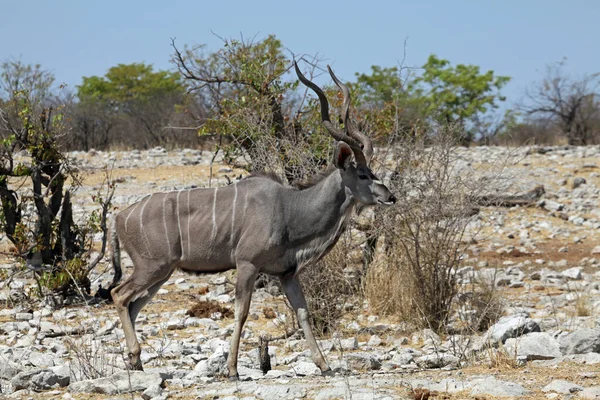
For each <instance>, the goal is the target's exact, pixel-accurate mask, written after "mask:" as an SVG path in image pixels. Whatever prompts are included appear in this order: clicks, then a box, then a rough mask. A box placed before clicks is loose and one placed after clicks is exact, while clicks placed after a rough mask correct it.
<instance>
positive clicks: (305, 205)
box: [296, 169, 355, 229]
mask: <svg viewBox="0 0 600 400" xmlns="http://www.w3.org/2000/svg"><path fill="white" fill-rule="evenodd" d="M297 193H298V198H297V204H296V207H297V212H298V213H299V215H302V216H304V218H305V219H306V223H309V224H313V226H315V227H322V228H323V229H328V228H329V227H328V226H325V225H329V224H336V223H337V221H338V220H339V219H340V218H343V217H345V216H346V215H347V213H348V212H349V211H351V210H352V208H353V206H354V204H355V200H354V197H353V196H352V193H351V192H350V190H349V189H347V188H346V186H345V185H344V183H343V179H342V175H341V173H340V171H339V170H337V169H336V170H335V171H333V172H332V173H331V174H330V175H329V176H327V177H326V178H325V179H323V180H322V181H320V182H319V183H317V184H316V185H314V186H312V187H310V188H308V189H305V190H301V191H299V192H297Z"/></svg>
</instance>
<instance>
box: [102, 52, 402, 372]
mask: <svg viewBox="0 0 600 400" xmlns="http://www.w3.org/2000/svg"><path fill="white" fill-rule="evenodd" d="M294 66H295V69H296V73H297V74H298V77H299V78H300V80H301V81H302V82H303V83H304V84H305V85H307V86H308V87H310V88H311V89H312V90H313V91H315V93H316V94H317V95H318V96H319V100H320V103H321V118H322V121H323V125H324V126H325V128H326V129H327V131H328V132H329V133H330V134H331V135H332V136H333V138H335V139H336V140H337V141H338V143H337V145H336V148H335V152H334V157H333V164H334V165H335V167H336V168H335V170H334V171H333V172H332V173H331V174H329V175H328V176H326V177H325V178H324V179H322V180H320V181H319V182H318V183H316V184H314V185H313V186H311V187H309V188H306V189H303V190H298V189H295V188H291V187H288V186H285V185H283V184H282V183H281V182H280V181H278V180H276V179H273V178H271V177H269V176H261V175H250V176H249V177H247V178H244V179H242V180H241V181H239V182H237V183H235V184H232V185H229V186H226V187H219V188H209V189H187V190H178V191H172V192H167V193H155V194H152V195H148V196H146V197H144V198H143V199H141V200H140V201H138V202H137V203H135V204H133V205H131V206H129V207H128V208H127V209H125V210H123V211H121V212H120V213H119V214H118V215H117V216H116V218H115V221H114V225H113V236H112V237H113V239H112V246H113V265H114V268H115V276H118V277H120V275H121V265H120V246H121V245H122V246H123V248H124V250H125V251H127V253H128V254H129V256H130V257H131V260H132V261H133V265H134V268H133V272H132V273H131V275H130V276H129V277H128V278H127V279H126V280H125V281H124V282H123V283H121V284H120V285H118V286H116V287H115V288H114V289H113V290H112V292H111V295H112V298H113V300H114V303H115V307H116V309H117V311H118V313H119V317H120V319H121V324H122V327H123V332H124V334H125V340H126V342H127V347H128V349H129V363H130V367H131V368H132V369H142V364H141V360H140V353H141V349H140V345H139V342H138V340H137V337H136V333H135V320H136V317H137V315H138V313H139V312H140V310H141V309H142V308H143V307H144V306H145V305H146V304H147V303H148V302H149V301H150V299H151V298H152V297H153V296H154V295H155V294H156V292H157V291H158V289H159V288H160V287H161V285H163V284H164V283H165V282H166V281H167V280H168V279H169V277H170V276H171V274H172V273H173V271H175V270H176V269H178V268H179V269H180V270H183V271H187V272H196V273H216V272H222V271H226V270H229V269H233V268H237V282H236V289H235V328H234V331H233V334H232V337H231V345H230V350H229V355H228V359H227V366H228V368H229V377H230V379H237V378H238V373H237V356H238V348H239V341H240V334H241V332H242V328H243V326H244V323H245V321H246V318H247V316H248V310H249V307H250V300H251V297H252V291H253V288H254V281H255V279H256V277H257V275H258V274H259V272H264V273H268V274H271V275H274V276H277V277H278V278H279V279H280V281H281V283H282V286H283V290H284V293H285V295H286V296H287V298H288V300H289V302H290V304H291V305H292V307H293V308H294V310H295V312H296V313H297V316H298V321H299V324H300V327H301V328H302V330H303V332H304V335H305V337H306V340H307V342H308V346H309V348H310V351H311V354H312V358H313V360H314V362H315V364H316V365H317V366H318V367H319V368H320V369H321V371H322V372H323V373H329V372H330V370H329V367H328V365H327V363H326V362H325V359H324V358H323V356H322V354H321V352H320V350H319V348H318V346H317V343H316V341H315V338H314V336H313V333H312V330H311V327H310V323H309V318H308V311H307V307H306V300H305V298H304V295H303V293H302V289H301V287H300V283H299V281H298V272H299V271H300V269H301V268H303V267H304V266H306V265H308V264H311V263H313V262H315V261H316V260H318V259H320V258H321V257H323V256H324V255H325V254H326V253H327V252H328V251H329V250H330V249H331V248H332V247H333V246H334V245H335V243H336V242H337V240H338V239H339V237H340V235H341V234H342V233H343V232H344V229H345V228H346V224H347V223H348V221H349V218H350V215H351V213H352V210H353V209H354V208H355V206H357V205H360V206H372V205H378V204H381V205H391V204H394V203H395V201H396V199H395V198H394V196H393V195H392V194H391V193H390V191H389V190H388V188H387V187H386V186H385V185H384V184H383V183H382V182H381V181H379V180H378V179H377V177H376V176H375V175H374V174H373V172H372V171H371V169H370V168H369V166H368V162H369V159H370V158H371V155H372V152H373V147H372V145H371V141H370V140H369V138H368V137H367V136H366V135H364V134H363V133H362V132H360V131H358V130H357V129H356V128H355V126H354V124H353V123H352V121H351V120H350V118H349V112H348V111H349V105H350V93H349V91H348V88H347V87H346V86H345V85H343V84H342V83H341V82H340V81H339V80H338V79H337V78H336V76H335V75H334V74H333V71H331V69H329V72H330V74H331V77H332V78H333V80H334V81H335V83H336V84H337V85H338V87H339V88H340V89H341V90H342V92H343V93H344V106H343V112H342V117H343V120H344V127H345V129H344V131H342V130H341V129H338V128H336V127H335V126H333V124H332V123H331V121H330V119H329V105H328V102H327V98H326V97H325V95H324V94H323V91H322V90H321V89H320V88H319V87H318V86H317V85H315V84H314V83H312V82H311V81H309V80H308V79H306V78H305V77H304V76H303V75H302V73H301V72H300V70H299V69H298V66H297V64H294ZM328 68H329V67H328Z"/></svg>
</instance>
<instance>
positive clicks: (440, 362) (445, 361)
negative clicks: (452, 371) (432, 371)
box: [415, 353, 460, 368]
mask: <svg viewBox="0 0 600 400" xmlns="http://www.w3.org/2000/svg"><path fill="white" fill-rule="evenodd" d="M415 362H416V363H417V365H418V366H419V367H421V368H444V367H456V366H458V363H459V362H460V359H459V358H458V357H456V356H453V355H452V354H448V353H436V354H427V355H424V356H421V357H417V358H416V359H415Z"/></svg>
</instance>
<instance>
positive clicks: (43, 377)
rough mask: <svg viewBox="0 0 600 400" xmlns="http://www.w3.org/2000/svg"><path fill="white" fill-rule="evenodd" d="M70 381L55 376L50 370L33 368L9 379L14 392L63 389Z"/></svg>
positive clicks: (66, 378)
mask: <svg viewBox="0 0 600 400" xmlns="http://www.w3.org/2000/svg"><path fill="white" fill-rule="evenodd" d="M69 381H70V379H69V378H68V377H64V376H58V375H56V374H55V373H54V372H53V371H52V370H49V369H41V368H35V369H31V370H28V371H23V372H20V373H18V374H17V375H15V376H14V377H13V378H12V379H11V381H10V382H11V384H12V385H13V388H14V390H21V389H32V390H38V391H39V390H48V389H52V388H55V387H59V386H60V387H64V386H67V385H68V384H69Z"/></svg>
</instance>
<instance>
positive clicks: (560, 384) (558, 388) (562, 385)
mask: <svg viewBox="0 0 600 400" xmlns="http://www.w3.org/2000/svg"><path fill="white" fill-rule="evenodd" d="M582 390H583V386H579V385H577V384H575V383H572V382H569V381H565V380H562V379H555V380H553V381H552V382H550V383H549V384H547V385H546V386H544V387H543V388H542V392H544V393H548V392H555V393H560V394H571V393H575V392H580V391H582Z"/></svg>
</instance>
